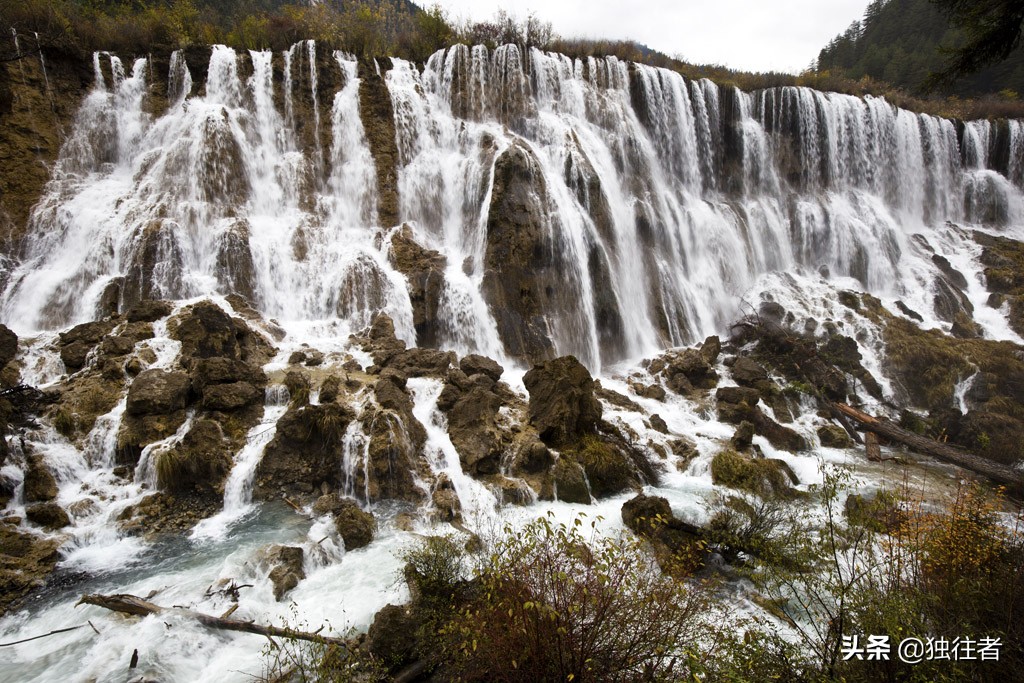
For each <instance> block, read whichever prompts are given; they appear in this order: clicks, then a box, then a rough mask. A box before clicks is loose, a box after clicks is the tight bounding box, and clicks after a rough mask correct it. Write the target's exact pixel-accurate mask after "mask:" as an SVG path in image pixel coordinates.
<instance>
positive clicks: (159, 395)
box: [125, 370, 189, 415]
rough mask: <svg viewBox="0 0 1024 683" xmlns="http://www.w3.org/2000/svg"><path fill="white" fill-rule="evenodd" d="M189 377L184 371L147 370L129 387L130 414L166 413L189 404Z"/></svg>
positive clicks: (128, 404)
mask: <svg viewBox="0 0 1024 683" xmlns="http://www.w3.org/2000/svg"><path fill="white" fill-rule="evenodd" d="M188 392H189V378H188V375H186V374H185V373H184V372H177V371H168V370H145V371H144V372H141V373H139V375H138V376H137V377H136V378H135V379H134V380H133V381H132V384H131V386H130V387H129V389H128V399H127V405H126V407H125V412H127V413H128V414H129V415H165V414H168V413H172V412H174V411H177V410H181V409H182V408H184V407H185V406H186V405H187V404H188Z"/></svg>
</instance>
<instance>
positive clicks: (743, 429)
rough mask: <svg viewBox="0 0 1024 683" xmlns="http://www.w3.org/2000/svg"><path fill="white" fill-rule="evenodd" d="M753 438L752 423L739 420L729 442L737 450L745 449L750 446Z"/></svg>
mask: <svg viewBox="0 0 1024 683" xmlns="http://www.w3.org/2000/svg"><path fill="white" fill-rule="evenodd" d="M753 439H754V425H753V424H752V423H750V422H747V421H746V420H744V421H743V422H740V424H739V426H738V427H737V428H736V433H735V434H733V436H732V439H731V440H730V444H731V445H732V447H733V448H735V449H736V450H738V451H745V450H747V449H748V448H750V446H751V444H752V443H753Z"/></svg>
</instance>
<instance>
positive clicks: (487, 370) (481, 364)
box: [459, 353, 505, 382]
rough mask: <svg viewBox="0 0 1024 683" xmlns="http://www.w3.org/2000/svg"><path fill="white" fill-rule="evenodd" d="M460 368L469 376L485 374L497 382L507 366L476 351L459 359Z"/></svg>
mask: <svg viewBox="0 0 1024 683" xmlns="http://www.w3.org/2000/svg"><path fill="white" fill-rule="evenodd" d="M459 369H460V370H462V371H463V372H464V373H466V376H467V377H472V376H473V375H478V374H483V375H486V376H488V377H490V378H491V379H493V380H494V381H495V382H497V381H498V380H499V379H501V375H502V373H504V372H505V368H503V367H501V365H500V364H499V363H498V362H497V361H494V360H491V359H490V358H488V357H486V356H480V355H477V354H475V353H471V354H469V355H468V356H466V357H464V358H463V359H462V360H461V361H459Z"/></svg>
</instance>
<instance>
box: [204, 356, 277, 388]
mask: <svg viewBox="0 0 1024 683" xmlns="http://www.w3.org/2000/svg"><path fill="white" fill-rule="evenodd" d="M190 365H191V369H190V370H189V380H190V381H191V382H192V389H193V390H194V391H195V392H196V393H198V394H202V392H203V389H204V388H205V387H206V386H207V385H211V384H229V383H232V382H247V383H249V384H252V385H254V386H256V387H259V388H262V387H264V386H265V385H266V383H267V375H266V373H264V372H263V368H261V367H259V366H256V365H251V364H249V363H245V362H243V361H240V360H232V359H230V358H216V357H215V358H198V359H193V360H192V362H191V363H190Z"/></svg>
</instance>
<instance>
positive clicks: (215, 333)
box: [168, 301, 273, 365]
mask: <svg viewBox="0 0 1024 683" xmlns="http://www.w3.org/2000/svg"><path fill="white" fill-rule="evenodd" d="M168 332H169V333H170V336H171V338H172V339H177V340H178V341H180V342H181V353H182V356H184V357H186V358H213V357H220V358H228V359H232V360H241V361H246V362H249V363H252V364H254V365H263V364H264V363H266V362H267V361H268V360H269V359H270V357H271V356H272V355H273V349H272V347H271V346H270V344H269V343H268V342H267V341H266V339H264V338H263V336H262V335H260V334H259V333H257V332H253V331H252V330H251V329H250V328H249V326H248V325H247V324H246V323H245V321H244V320H242V319H241V318H232V317H231V316H230V315H228V314H227V313H225V312H224V310H223V309H221V308H220V306H217V305H216V304H214V303H213V302H211V301H200V302H199V303H197V304H193V305H191V306H189V307H188V308H186V309H184V310H183V311H181V313H179V314H178V315H177V316H175V317H174V318H172V319H171V321H170V322H169V323H168Z"/></svg>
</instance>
